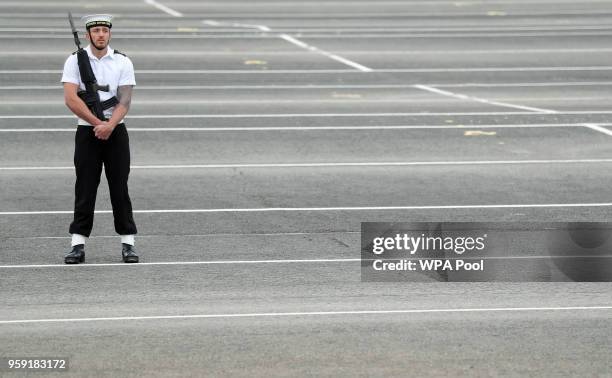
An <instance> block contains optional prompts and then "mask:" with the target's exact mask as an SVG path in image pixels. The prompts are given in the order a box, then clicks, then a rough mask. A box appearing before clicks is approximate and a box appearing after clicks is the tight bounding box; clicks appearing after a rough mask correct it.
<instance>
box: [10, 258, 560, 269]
mask: <svg viewBox="0 0 612 378" xmlns="http://www.w3.org/2000/svg"><path fill="white" fill-rule="evenodd" d="M549 257H550V256H549ZM358 261H361V259H359V258H352V259H323V258H321V259H284V260H212V261H157V262H139V263H138V264H125V263H100V264H28V265H0V269H19V268H30V269H31V268H65V267H77V266H79V267H84V268H88V267H92V268H95V267H124V266H160V265H161V266H163V265H243V264H255V265H259V264H306V263H341V262H358Z"/></svg>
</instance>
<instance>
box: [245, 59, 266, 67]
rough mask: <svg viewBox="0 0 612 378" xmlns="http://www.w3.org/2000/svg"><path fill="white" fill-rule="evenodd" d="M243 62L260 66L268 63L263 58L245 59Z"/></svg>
mask: <svg viewBox="0 0 612 378" xmlns="http://www.w3.org/2000/svg"><path fill="white" fill-rule="evenodd" d="M244 64H246V65H247V66H262V65H265V64H268V62H266V61H265V60H256V59H253V60H245V61H244Z"/></svg>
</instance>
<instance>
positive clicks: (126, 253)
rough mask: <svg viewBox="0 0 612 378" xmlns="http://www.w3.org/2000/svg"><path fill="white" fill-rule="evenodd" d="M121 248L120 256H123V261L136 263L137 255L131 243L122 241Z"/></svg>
mask: <svg viewBox="0 0 612 378" xmlns="http://www.w3.org/2000/svg"><path fill="white" fill-rule="evenodd" d="M122 245H123V249H122V250H121V256H123V262H124V263H137V262H138V255H137V254H136V251H135V250H134V246H133V245H129V244H125V243H122Z"/></svg>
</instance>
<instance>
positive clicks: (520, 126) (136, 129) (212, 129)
mask: <svg viewBox="0 0 612 378" xmlns="http://www.w3.org/2000/svg"><path fill="white" fill-rule="evenodd" d="M529 114H531V113H529ZM598 125H600V126H612V123H599V124H598ZM570 127H585V124H584V123H525V124H499V125H496V124H482V125H462V124H458V125H452V124H446V125H372V126H264V127H259V126H253V127H130V128H129V130H130V132H184V131H198V132H200V131H202V132H218V131H223V132H244V131H326V130H351V131H359V130H366V131H367V130H435V129H441V130H463V129H469V130H478V129H531V128H570ZM75 130H76V127H67V128H53V127H50V128H44V129H43V128H18V129H3V128H0V133H46V132H49V133H54V132H62V133H64V132H71V133H72V132H74V131H75Z"/></svg>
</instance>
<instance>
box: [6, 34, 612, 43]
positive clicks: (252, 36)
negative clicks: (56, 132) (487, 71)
mask: <svg viewBox="0 0 612 378" xmlns="http://www.w3.org/2000/svg"><path fill="white" fill-rule="evenodd" d="M301 34H302V36H303V37H306V38H310V39H332V40H350V39H365V38H368V39H390V40H392V39H404V40H405V39H408V38H411V39H428V38H431V39H433V38H471V37H476V38H523V37H553V38H559V37H596V36H612V32H611V31H548V32H544V31H542V32H523V33H512V32H502V33H454V32H448V33H345V34H341V33H332V34H328V33H308V32H306V33H304V32H302V33H301ZM41 38H45V39H46V40H49V39H64V40H67V39H70V38H71V37H69V36H66V35H53V34H49V33H47V34H27V35H22V34H0V39H10V40H18V39H25V40H28V39H41ZM272 38H275V37H274V36H272V35H267V34H246V33H245V34H238V33H228V34H177V33H173V34H159V33H158V34H127V33H126V34H122V35H117V36H113V39H114V40H123V39H126V40H127V39H130V40H134V39H153V40H160V39H168V40H179V39H183V40H184V39H187V40H189V39H191V40H193V39H199V40H207V39H208V40H220V39H234V40H236V39H238V40H249V39H252V40H256V39H272ZM402 42H403V41H402ZM347 43H350V42H349V41H347Z"/></svg>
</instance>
